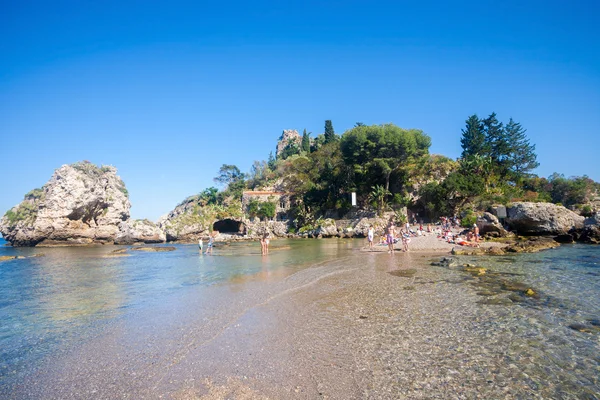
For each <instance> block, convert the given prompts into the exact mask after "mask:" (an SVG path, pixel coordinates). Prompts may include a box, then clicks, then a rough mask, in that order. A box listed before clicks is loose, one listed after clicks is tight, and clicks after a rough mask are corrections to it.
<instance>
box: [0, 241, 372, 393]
mask: <svg viewBox="0 0 600 400" xmlns="http://www.w3.org/2000/svg"><path fill="white" fill-rule="evenodd" d="M356 245H360V244H359V242H358V241H353V240H345V241H314V240H277V241H273V242H272V244H271V249H270V254H269V255H268V256H266V257H263V256H261V254H260V245H259V244H258V243H257V242H252V243H249V242H245V243H232V244H222V243H218V244H217V246H216V248H215V250H214V253H213V255H212V256H211V255H202V254H200V253H199V251H198V248H197V246H195V245H174V247H176V250H175V251H170V252H140V251H135V252H134V251H130V252H129V254H130V256H128V257H106V256H107V255H110V253H111V252H112V251H114V250H115V249H120V248H121V249H122V248H124V247H118V246H99V247H87V248H85V247H81V248H77V247H71V248H12V247H5V246H3V247H0V256H5V255H14V256H26V257H27V256H32V255H35V254H43V256H41V257H35V258H26V259H16V260H10V261H5V262H2V263H0V321H1V324H0V387H1V386H2V384H3V380H4V381H5V382H4V383H6V380H10V379H17V378H18V377H19V375H21V374H25V373H27V372H30V371H28V369H32V368H34V367H35V365H36V361H37V360H38V359H40V358H41V357H45V356H48V355H52V354H53V353H54V352H59V351H61V349H63V348H65V347H67V346H71V345H73V344H74V343H77V342H82V341H85V340H86V339H87V338H90V337H92V336H93V335H95V334H96V333H97V332H99V331H101V328H102V324H103V323H110V321H111V320H113V319H115V318H127V317H128V315H134V314H135V313H136V312H138V311H142V310H143V309H148V308H152V307H154V306H155V305H157V304H164V303H165V302H168V301H170V299H172V298H175V297H178V296H181V295H183V294H184V293H185V292H186V291H190V290H195V291H198V290H200V291H201V290H202V288H203V287H207V286H211V285H220V284H229V285H235V284H236V283H238V282H239V283H243V281H244V279H245V277H249V276H252V277H254V279H256V277H257V276H258V277H261V278H260V279H265V280H269V279H278V277H282V276H285V275H289V274H291V273H293V272H294V271H296V270H298V269H301V268H306V267H309V266H311V265H315V264H317V263H319V262H322V261H326V260H331V259H335V258H337V257H339V256H341V255H342V254H344V253H346V252H348V251H349V250H351V249H352V248H354V247H355V246H356Z"/></svg>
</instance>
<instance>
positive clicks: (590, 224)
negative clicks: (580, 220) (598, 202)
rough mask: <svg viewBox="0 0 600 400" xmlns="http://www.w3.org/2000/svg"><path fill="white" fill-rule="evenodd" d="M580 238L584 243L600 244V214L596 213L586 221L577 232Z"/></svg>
mask: <svg viewBox="0 0 600 400" xmlns="http://www.w3.org/2000/svg"><path fill="white" fill-rule="evenodd" d="M577 234H578V240H579V241H581V242H584V243H590V244H600V214H599V213H596V214H594V215H593V216H592V217H590V218H586V219H585V221H584V227H583V229H582V230H580V231H579V232H577Z"/></svg>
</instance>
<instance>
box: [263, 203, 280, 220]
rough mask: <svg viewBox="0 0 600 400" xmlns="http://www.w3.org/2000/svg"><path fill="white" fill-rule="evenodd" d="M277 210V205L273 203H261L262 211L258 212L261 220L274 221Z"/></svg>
mask: <svg viewBox="0 0 600 400" xmlns="http://www.w3.org/2000/svg"><path fill="white" fill-rule="evenodd" d="M276 210H277V204H275V202H272V201H265V202H261V203H260V210H259V211H258V216H259V218H269V219H273V217H275V211H276Z"/></svg>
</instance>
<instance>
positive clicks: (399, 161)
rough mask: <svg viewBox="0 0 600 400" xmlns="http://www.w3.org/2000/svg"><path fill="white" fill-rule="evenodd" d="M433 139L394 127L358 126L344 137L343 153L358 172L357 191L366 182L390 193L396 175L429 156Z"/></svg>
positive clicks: (355, 175) (386, 125)
mask: <svg viewBox="0 0 600 400" xmlns="http://www.w3.org/2000/svg"><path fill="white" fill-rule="evenodd" d="M429 146H431V138H430V137H429V136H427V135H426V134H425V133H423V131H421V130H419V129H402V128H400V127H398V126H396V125H394V124H385V125H371V126H357V127H355V128H352V129H350V130H349V131H346V132H345V133H344V134H343V135H342V139H341V143H340V149H341V151H342V154H343V157H344V160H345V162H346V164H348V165H349V166H350V167H351V168H352V170H353V172H354V177H355V179H354V181H355V185H356V187H362V188H364V185H365V182H371V183H378V184H383V185H384V188H385V189H386V190H388V191H389V190H390V179H391V176H392V174H393V173H394V172H397V171H399V169H400V168H401V167H402V166H403V165H406V164H407V163H409V162H411V161H412V160H415V159H417V158H419V157H422V156H424V155H427V154H428V152H429Z"/></svg>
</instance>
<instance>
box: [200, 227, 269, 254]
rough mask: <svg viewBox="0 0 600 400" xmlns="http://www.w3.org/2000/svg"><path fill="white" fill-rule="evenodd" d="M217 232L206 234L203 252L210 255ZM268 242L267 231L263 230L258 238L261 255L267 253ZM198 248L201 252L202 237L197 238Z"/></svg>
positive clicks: (202, 246)
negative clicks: (206, 239) (206, 242)
mask: <svg viewBox="0 0 600 400" xmlns="http://www.w3.org/2000/svg"><path fill="white" fill-rule="evenodd" d="M218 234H219V231H212V232H211V234H210V235H209V236H208V244H207V245H206V251H205V252H204V254H210V255H212V251H213V245H214V243H215V238H216V237H217V235H218ZM269 242H270V236H269V232H265V233H264V234H263V235H262V236H261V238H260V251H261V254H262V255H263V256H266V255H267V254H269ZM198 248H199V250H200V254H202V250H203V248H204V242H203V241H202V238H200V239H198Z"/></svg>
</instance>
